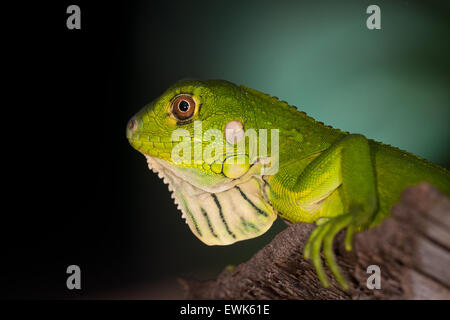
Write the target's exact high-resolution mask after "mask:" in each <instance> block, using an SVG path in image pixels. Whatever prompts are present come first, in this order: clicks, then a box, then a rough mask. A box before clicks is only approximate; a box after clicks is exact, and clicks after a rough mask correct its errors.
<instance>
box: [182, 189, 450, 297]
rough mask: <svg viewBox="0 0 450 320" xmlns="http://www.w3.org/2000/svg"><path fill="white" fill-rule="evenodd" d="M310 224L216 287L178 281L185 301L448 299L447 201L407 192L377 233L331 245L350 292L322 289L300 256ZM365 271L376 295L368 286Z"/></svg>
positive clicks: (280, 238) (431, 192) (435, 194)
mask: <svg viewBox="0 0 450 320" xmlns="http://www.w3.org/2000/svg"><path fill="white" fill-rule="evenodd" d="M313 229H314V225H311V224H302V223H296V224H293V225H291V226H289V227H288V228H287V229H286V230H284V231H283V232H281V233H280V234H278V235H277V236H276V237H275V238H274V239H273V240H272V242H271V243H269V244H268V245H267V246H265V247H264V248H263V249H261V250H260V251H259V252H258V253H256V254H255V255H254V256H253V257H252V258H251V259H250V260H249V261H247V262H245V263H242V264H240V265H239V266H237V267H236V268H235V269H233V270H232V271H226V270H225V271H223V272H222V273H221V274H220V275H219V277H218V278H217V279H216V280H212V281H207V282H198V281H195V280H185V279H183V280H181V283H182V285H183V286H184V288H185V292H186V298H188V299H450V199H449V198H448V197H446V196H445V195H443V194H441V193H440V192H439V191H437V190H436V189H435V188H434V187H432V186H431V185H429V184H426V183H422V184H420V185H418V186H416V187H410V188H408V189H407V190H405V192H404V193H403V195H402V198H401V201H400V202H399V203H398V204H396V205H395V206H394V208H393V209H392V212H391V217H390V218H388V219H386V220H385V221H384V222H383V223H382V224H381V225H380V226H378V227H375V228H372V229H370V230H367V231H364V232H362V233H358V234H356V235H355V239H354V249H353V251H351V252H347V251H346V250H345V249H344V247H343V242H344V241H343V237H344V234H343V233H340V234H339V235H338V236H337V238H336V239H335V242H334V243H335V255H336V258H337V261H338V263H339V265H340V266H341V269H342V271H343V272H344V274H345V275H346V277H347V279H349V282H350V283H351V286H352V288H351V289H349V290H348V291H343V290H341V289H340V287H339V286H338V285H337V283H336V282H335V280H334V279H333V278H332V277H331V274H330V272H328V270H327V274H328V276H329V277H330V279H332V285H331V286H330V287H329V288H327V289H325V288H323V287H322V286H321V284H320V283H319V281H318V279H317V275H316V273H315V271H314V268H313V266H312V264H311V263H310V261H307V260H304V259H303V256H302V251H303V246H304V245H305V243H306V241H307V239H308V237H309V235H310V233H311V231H312V230H313ZM369 265H378V266H379V267H380V269H381V289H379V290H377V289H374V290H371V289H369V288H368V287H367V285H366V283H367V279H368V277H369V276H370V275H371V274H368V273H367V267H368V266H369Z"/></svg>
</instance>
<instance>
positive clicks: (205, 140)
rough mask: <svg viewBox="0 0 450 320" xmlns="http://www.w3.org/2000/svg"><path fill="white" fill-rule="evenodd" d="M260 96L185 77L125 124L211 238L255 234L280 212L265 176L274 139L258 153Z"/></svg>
mask: <svg viewBox="0 0 450 320" xmlns="http://www.w3.org/2000/svg"><path fill="white" fill-rule="evenodd" d="M260 99H261V97H259V96H258V93H257V92H256V91H254V90H251V89H248V88H246V87H243V86H236V85H235V84H232V83H230V82H226V81H219V80H211V81H193V80H189V81H181V82H178V83H176V84H175V85H174V86H172V87H170V88H169V89H168V90H167V91H166V92H164V93H163V94H162V95H161V96H160V97H159V98H157V99H156V100H154V101H153V102H151V103H150V104H148V105H146V106H145V107H144V108H143V109H142V110H140V111H139V112H138V113H137V114H136V115H135V116H133V117H132V118H131V119H130V120H129V122H128V124H127V138H128V140H129V142H130V144H131V145H132V146H133V147H134V148H135V149H136V150H138V151H139V152H141V153H142V154H143V155H144V156H145V157H146V159H147V162H148V165H149V167H150V169H152V170H153V171H155V172H157V173H158V176H159V177H160V178H162V179H163V180H164V182H165V183H167V184H168V185H169V190H170V191H172V197H173V198H174V200H175V203H176V204H177V205H178V208H179V209H180V210H181V211H182V212H183V215H182V217H183V218H185V219H186V222H187V223H188V225H189V227H190V229H191V230H192V232H193V233H194V234H195V235H196V236H197V237H198V238H199V239H200V240H202V241H203V242H204V243H206V244H209V245H224V244H231V243H234V242H236V241H239V240H244V239H249V238H253V237H256V236H258V235H260V234H262V233H264V232H265V231H266V230H267V229H268V228H269V227H270V226H271V224H272V223H273V221H274V220H275V218H276V213H275V212H274V210H273V208H272V206H271V205H270V203H269V202H268V200H267V198H266V196H265V190H264V187H265V186H264V185H265V182H264V180H263V179H262V172H263V171H262V170H264V169H265V168H267V166H268V164H269V163H270V162H271V161H272V165H273V159H271V157H270V150H271V145H270V140H268V139H267V140H266V141H267V144H266V148H267V150H268V152H267V153H268V154H269V156H267V155H266V154H264V155H263V156H260V154H258V153H257V145H258V143H259V141H258V129H261V128H259V126H258V121H257V119H258V115H257V113H258V112H260V110H258V106H259V105H260V103H259V102H260ZM255 134H256V139H257V140H256V141H250V140H252V138H255ZM269 136H270V133H269ZM155 201H157V199H155Z"/></svg>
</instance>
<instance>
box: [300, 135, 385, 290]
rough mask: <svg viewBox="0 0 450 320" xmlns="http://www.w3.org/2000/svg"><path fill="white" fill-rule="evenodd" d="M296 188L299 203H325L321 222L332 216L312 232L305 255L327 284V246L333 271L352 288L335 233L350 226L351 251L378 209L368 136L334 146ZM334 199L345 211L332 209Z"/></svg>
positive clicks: (348, 245)
mask: <svg viewBox="0 0 450 320" xmlns="http://www.w3.org/2000/svg"><path fill="white" fill-rule="evenodd" d="M336 186H337V187H336ZM294 189H295V190H294V192H295V194H297V195H298V198H297V199H296V203H297V204H298V205H299V206H302V205H304V204H305V203H309V204H310V203H314V202H315V203H318V206H319V207H320V204H323V207H322V208H320V210H322V211H321V215H320V216H319V217H318V218H319V219H318V220H317V221H321V220H320V218H327V217H328V219H322V221H323V220H325V221H326V222H324V223H321V224H320V225H319V226H318V227H317V228H316V229H315V230H314V231H313V233H312V234H311V236H310V238H309V240H308V242H307V244H306V246H305V248H304V256H305V258H307V259H311V260H312V262H313V264H314V267H315V269H316V271H317V274H318V276H319V279H320V281H321V282H322V284H323V285H324V286H325V287H327V286H328V285H329V282H328V278H327V276H326V274H325V272H324V269H323V266H322V261H321V257H320V252H321V250H322V247H323V253H324V257H325V260H326V262H327V264H328V267H329V268H330V270H331V272H332V273H333V274H334V276H335V277H336V280H337V281H338V283H339V284H340V285H341V286H342V287H343V288H345V289H346V288H348V284H347V282H346V281H345V279H344V277H343V276H342V274H341V272H340V271H339V267H338V265H337V263H336V261H335V258H334V254H333V248H332V244H333V239H334V237H335V235H336V234H337V233H338V232H339V231H340V230H342V229H344V228H347V234H346V239H345V247H346V249H347V250H351V247H352V235H353V234H354V233H355V232H358V231H361V230H362V229H364V227H366V226H367V225H368V223H369V222H370V220H371V217H373V215H374V213H375V212H376V210H377V191H376V182H375V173H374V166H373V163H372V160H371V155H370V148H369V144H368V141H367V139H366V138H365V137H364V136H362V135H348V136H346V137H345V138H343V139H342V140H340V141H339V142H337V143H335V144H334V145H332V146H331V147H330V148H328V149H327V150H326V151H324V152H323V153H322V154H321V155H320V156H319V157H317V158H316V159H314V160H313V161H312V162H311V163H310V164H309V165H308V166H307V167H306V168H305V170H304V171H303V172H302V174H301V175H300V177H299V178H298V180H297V183H296V185H295V187H294ZM338 189H339V190H338ZM331 198H334V199H337V198H339V200H340V201H341V203H342V205H341V206H340V208H341V210H342V212H330V210H329V209H330V205H332V203H331V202H328V203H327V202H326V199H331ZM327 206H328V208H327ZM331 208H336V206H331ZM327 209H328V210H327ZM336 214H338V215H337V216H336Z"/></svg>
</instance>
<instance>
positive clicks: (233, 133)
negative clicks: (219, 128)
mask: <svg viewBox="0 0 450 320" xmlns="http://www.w3.org/2000/svg"><path fill="white" fill-rule="evenodd" d="M244 135H245V134H244V125H243V124H242V122H240V121H238V120H233V121H230V122H228V123H227V124H226V126H225V138H226V139H227V142H228V143H229V144H236V143H238V142H239V141H241V140H242V138H244Z"/></svg>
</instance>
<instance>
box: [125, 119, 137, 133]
mask: <svg viewBox="0 0 450 320" xmlns="http://www.w3.org/2000/svg"><path fill="white" fill-rule="evenodd" d="M127 127H128V130H130V131H134V130H136V129H137V127H138V123H137V121H136V119H131V120H130V121H128V126H127Z"/></svg>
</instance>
